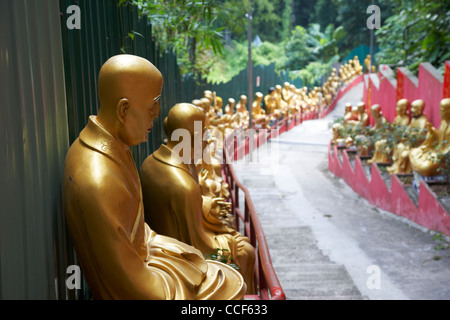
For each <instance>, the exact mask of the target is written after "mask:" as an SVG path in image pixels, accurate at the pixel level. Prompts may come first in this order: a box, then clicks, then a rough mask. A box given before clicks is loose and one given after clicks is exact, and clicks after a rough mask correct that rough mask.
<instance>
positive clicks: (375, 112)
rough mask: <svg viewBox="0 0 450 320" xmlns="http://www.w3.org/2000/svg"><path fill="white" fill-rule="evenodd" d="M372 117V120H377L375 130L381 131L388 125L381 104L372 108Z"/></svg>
mask: <svg viewBox="0 0 450 320" xmlns="http://www.w3.org/2000/svg"><path fill="white" fill-rule="evenodd" d="M370 110H371V115H372V118H373V119H374V120H375V123H374V125H373V127H372V128H373V129H374V130H377V129H381V128H382V127H383V125H384V124H385V123H386V118H385V117H384V116H383V113H382V112H381V107H380V105H379V104H374V105H373V106H372V107H371V108H370Z"/></svg>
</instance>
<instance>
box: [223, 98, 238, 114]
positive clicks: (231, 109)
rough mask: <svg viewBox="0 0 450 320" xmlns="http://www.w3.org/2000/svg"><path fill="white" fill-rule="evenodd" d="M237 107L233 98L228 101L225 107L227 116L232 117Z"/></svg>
mask: <svg viewBox="0 0 450 320" xmlns="http://www.w3.org/2000/svg"><path fill="white" fill-rule="evenodd" d="M235 106H236V100H234V99H233V98H229V99H228V104H227V105H226V106H225V114H228V115H230V116H232V115H233V114H234V107H235Z"/></svg>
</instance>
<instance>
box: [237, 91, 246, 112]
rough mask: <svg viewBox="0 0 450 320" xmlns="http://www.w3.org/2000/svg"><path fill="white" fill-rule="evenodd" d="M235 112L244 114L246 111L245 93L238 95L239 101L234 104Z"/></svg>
mask: <svg viewBox="0 0 450 320" xmlns="http://www.w3.org/2000/svg"><path fill="white" fill-rule="evenodd" d="M236 112H240V113H242V114H245V113H247V112H248V110H247V96H246V95H244V94H243V95H241V96H240V97H239V102H238V103H237V105H236Z"/></svg>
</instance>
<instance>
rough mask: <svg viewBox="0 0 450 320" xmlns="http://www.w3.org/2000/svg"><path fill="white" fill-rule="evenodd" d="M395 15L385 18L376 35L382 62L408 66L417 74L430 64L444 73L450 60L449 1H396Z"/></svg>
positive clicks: (379, 58)
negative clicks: (426, 64)
mask: <svg viewBox="0 0 450 320" xmlns="http://www.w3.org/2000/svg"><path fill="white" fill-rule="evenodd" d="M394 3H395V4H397V7H396V9H395V10H394V15H392V16H391V17H389V18H388V19H386V21H385V23H384V24H383V25H382V27H381V29H379V30H377V32H376V35H377V39H378V43H379V46H380V52H379V53H378V54H377V55H376V59H377V61H378V62H379V63H384V64H389V65H391V66H392V67H394V68H396V67H400V66H407V67H408V68H409V69H410V70H411V71H413V72H417V70H418V66H419V64H420V63H421V62H425V61H427V62H430V63H431V64H432V65H434V66H435V67H436V68H438V69H440V70H441V71H442V72H443V68H444V62H445V60H448V59H450V51H449V49H448V48H449V44H450V2H448V1H443V0H439V1H425V0H406V1H405V0H403V1H400V0H395V1H394Z"/></svg>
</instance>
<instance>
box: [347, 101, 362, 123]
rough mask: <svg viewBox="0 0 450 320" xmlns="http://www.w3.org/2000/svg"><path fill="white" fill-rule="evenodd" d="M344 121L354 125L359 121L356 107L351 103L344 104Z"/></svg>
mask: <svg viewBox="0 0 450 320" xmlns="http://www.w3.org/2000/svg"><path fill="white" fill-rule="evenodd" d="M344 108H345V109H344V110H345V114H344V123H345V124H351V125H356V124H358V123H359V114H358V110H357V108H356V107H353V106H352V104H351V103H346V104H345V107H344Z"/></svg>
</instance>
